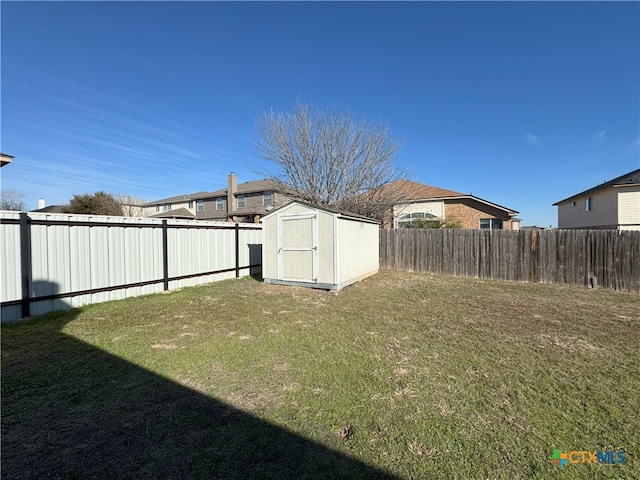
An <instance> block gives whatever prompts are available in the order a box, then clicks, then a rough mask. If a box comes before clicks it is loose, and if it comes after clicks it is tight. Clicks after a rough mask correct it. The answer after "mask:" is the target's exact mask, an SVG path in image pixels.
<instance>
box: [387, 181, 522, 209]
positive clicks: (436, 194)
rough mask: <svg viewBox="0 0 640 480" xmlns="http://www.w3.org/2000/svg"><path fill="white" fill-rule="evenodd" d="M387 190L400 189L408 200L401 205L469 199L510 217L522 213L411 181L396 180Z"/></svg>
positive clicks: (467, 194)
mask: <svg viewBox="0 0 640 480" xmlns="http://www.w3.org/2000/svg"><path fill="white" fill-rule="evenodd" d="M386 188H398V189H400V191H401V192H402V193H403V196H404V198H405V199H406V200H403V201H402V202H400V203H413V202H417V201H420V200H460V199H463V198H468V199H472V200H475V201H478V202H481V203H485V204H487V205H490V206H492V207H495V208H498V209H500V210H504V211H505V212H507V213H508V214H509V215H510V216H514V215H517V214H518V213H520V212H518V211H517V210H512V209H511V208H507V207H503V206H502V205H498V204H497V203H493V202H490V201H488V200H485V199H483V198H480V197H476V196H474V195H471V194H469V193H460V192H456V191H454V190H447V189H444V188H439V187H433V186H431V185H425V184H423V183H417V182H412V181H409V180H396V181H395V182H393V183H391V184H389V185H388V186H387V187H386Z"/></svg>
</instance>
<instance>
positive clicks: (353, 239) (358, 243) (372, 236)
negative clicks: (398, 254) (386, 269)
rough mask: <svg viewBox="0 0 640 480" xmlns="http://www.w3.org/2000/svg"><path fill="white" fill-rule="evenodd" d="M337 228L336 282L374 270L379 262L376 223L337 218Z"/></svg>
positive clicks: (347, 280) (348, 279)
mask: <svg viewBox="0 0 640 480" xmlns="http://www.w3.org/2000/svg"><path fill="white" fill-rule="evenodd" d="M338 228H339V231H338V252H339V260H338V264H339V281H338V282H337V283H344V282H349V281H351V280H354V279H357V278H359V277H361V276H362V275H365V274H369V273H372V272H376V271H377V270H378V268H379V262H380V254H379V241H380V235H379V233H378V230H379V227H378V225H375V224H371V223H364V222H355V221H351V220H345V219H339V221H338Z"/></svg>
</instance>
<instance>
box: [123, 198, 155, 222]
mask: <svg viewBox="0 0 640 480" xmlns="http://www.w3.org/2000/svg"><path fill="white" fill-rule="evenodd" d="M117 200H118V201H119V202H120V204H121V206H122V215H124V216H125V217H149V216H150V215H151V211H150V210H148V209H146V208H145V207H144V205H145V203H147V202H145V201H144V200H142V199H140V198H136V197H132V196H130V195H122V196H120V197H118V198H117Z"/></svg>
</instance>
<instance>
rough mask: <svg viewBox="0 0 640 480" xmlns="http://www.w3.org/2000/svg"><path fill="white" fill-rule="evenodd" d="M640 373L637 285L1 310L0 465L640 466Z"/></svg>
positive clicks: (356, 473)
mask: <svg viewBox="0 0 640 480" xmlns="http://www.w3.org/2000/svg"><path fill="white" fill-rule="evenodd" d="M639 372H640V296H639V295H637V294H629V293H621V292H615V291H609V290H603V289H595V290H587V289H581V288H574V287H565V286H558V285H538V284H519V283H502V282H495V281H484V280H478V279H466V278H456V277H450V276H435V275H423V274H413V273H396V272H393V273H392V272H381V273H379V274H378V275H376V276H374V277H371V278H369V279H367V280H365V281H363V282H360V283H358V284H356V285H353V286H351V287H348V288H346V289H344V290H343V291H341V292H338V293H330V292H324V291H317V290H311V289H303V288H295V287H281V286H273V285H266V284H263V283H260V282H258V281H256V280H253V279H251V278H245V279H240V280H232V281H224V282H219V283H215V284H211V285H207V286H202V287H195V288H186V289H183V290H181V291H176V292H172V293H169V294H163V295H154V296H146V297H138V298H132V299H127V300H122V301H117V302H109V303H103V304H97V305H93V306H90V307H85V308H82V309H76V310H72V311H69V312H64V313H55V314H50V315H46V316H43V317H40V318H36V319H33V320H31V321H28V322H25V323H21V324H15V325H8V326H3V327H2V475H3V478H7V479H8V478H337V477H343V478H393V477H396V478H407V479H409V478H411V479H413V478H436V479H442V478H459V479H475V478H477V479H521V478H522V479H524V478H539V479H547V478H560V479H569V478H571V479H578V478H580V479H581V478H639V477H640V464H639V460H638V455H639V450H638V448H639V445H640V415H639V414H638V412H640V373H639ZM554 449H560V450H561V451H562V452H567V453H568V452H570V451H572V450H578V451H582V450H585V451H595V450H606V449H624V450H625V452H626V459H627V462H626V463H624V464H620V465H613V466H604V465H597V464H569V465H565V466H564V467H563V468H562V469H561V468H559V467H558V466H556V465H553V464H552V463H551V462H549V460H548V457H549V456H550V455H551V454H552V453H553V450H554Z"/></svg>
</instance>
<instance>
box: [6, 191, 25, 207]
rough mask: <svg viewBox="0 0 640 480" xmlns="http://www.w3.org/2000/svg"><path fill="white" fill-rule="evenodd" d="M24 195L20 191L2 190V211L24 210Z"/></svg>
mask: <svg viewBox="0 0 640 480" xmlns="http://www.w3.org/2000/svg"><path fill="white" fill-rule="evenodd" d="M23 197H24V195H23V194H22V192H20V191H18V190H2V191H1V192H0V210H20V211H22V210H24V209H25V205H24V200H23Z"/></svg>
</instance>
